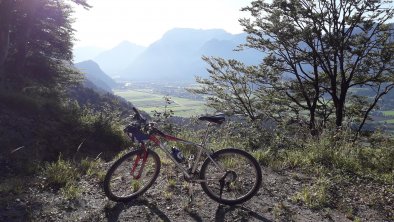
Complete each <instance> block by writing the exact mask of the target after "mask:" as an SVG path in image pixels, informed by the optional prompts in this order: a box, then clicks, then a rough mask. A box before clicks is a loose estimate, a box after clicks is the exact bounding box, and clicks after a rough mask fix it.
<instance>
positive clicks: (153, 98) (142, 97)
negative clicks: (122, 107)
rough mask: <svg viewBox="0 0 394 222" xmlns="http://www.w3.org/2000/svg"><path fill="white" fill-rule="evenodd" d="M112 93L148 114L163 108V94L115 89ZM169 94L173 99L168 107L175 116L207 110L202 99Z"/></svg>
mask: <svg viewBox="0 0 394 222" xmlns="http://www.w3.org/2000/svg"><path fill="white" fill-rule="evenodd" d="M114 93H115V95H118V96H121V97H123V98H125V99H126V100H127V101H130V102H131V103H133V104H134V105H135V106H136V107H137V108H138V109H141V110H143V111H145V112H147V113H149V114H151V112H152V111H153V110H157V111H163V110H164V106H165V101H164V95H160V94H154V93H152V92H150V90H138V91H137V90H115V91H114ZM169 96H170V97H171V100H172V101H173V103H172V104H170V105H169V108H170V109H172V110H173V111H174V112H175V116H182V117H190V116H193V115H201V114H203V113H207V111H208V109H207V107H206V106H205V105H204V103H205V102H204V101H197V100H192V99H186V98H179V97H173V96H171V95H169Z"/></svg>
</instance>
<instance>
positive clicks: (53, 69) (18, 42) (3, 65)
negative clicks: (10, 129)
mask: <svg viewBox="0 0 394 222" xmlns="http://www.w3.org/2000/svg"><path fill="white" fill-rule="evenodd" d="M68 2H69V1H68ZM68 2H67V1H64V0H30V1H24V0H2V1H1V2H0V11H2V12H3V11H4V12H6V13H4V14H3V13H2V14H0V18H1V20H0V21H1V22H0V23H1V25H0V70H1V69H2V70H3V73H0V75H2V77H3V78H2V79H3V81H8V82H14V83H13V86H14V87H15V85H18V86H17V87H19V88H23V87H24V85H25V83H28V82H30V81H35V82H39V83H41V84H47V85H48V84H51V83H54V82H56V81H61V79H64V78H63V76H64V75H65V73H64V72H62V71H61V67H63V66H64V64H65V62H66V61H71V59H72V52H71V50H72V40H73V31H74V30H73V29H72V27H71V22H72V18H71V13H72V8H71V6H70V4H69V3H68ZM71 2H75V3H77V4H81V5H82V6H83V7H86V8H88V7H89V5H88V4H87V3H86V1H85V0H72V1H71ZM3 37H4V38H3ZM62 75H63V76H62ZM53 87H56V84H53Z"/></svg>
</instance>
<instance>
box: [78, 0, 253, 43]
mask: <svg viewBox="0 0 394 222" xmlns="http://www.w3.org/2000/svg"><path fill="white" fill-rule="evenodd" d="M250 2H251V0H88V3H89V4H90V5H91V6H93V8H91V9H89V10H84V9H83V8H82V7H75V14H74V18H75V22H74V24H73V28H74V29H75V30H76V33H75V37H76V39H77V40H76V41H75V42H74V45H75V47H76V48H77V47H85V46H95V47H100V48H107V49H108V48H112V47H114V46H116V45H117V44H119V43H120V42H122V41H124V40H127V41H130V42H132V43H135V44H138V45H141V46H148V45H150V44H151V43H153V42H154V41H156V40H159V39H160V38H161V37H162V36H163V34H164V33H165V32H166V31H168V30H170V29H173V28H195V29H213V28H220V29H224V30H226V31H227V32H230V33H233V34H236V33H241V32H242V27H241V26H240V25H239V22H238V19H239V18H243V17H247V16H248V14H247V13H245V12H241V11H240V9H241V8H242V7H245V6H248V5H249V4H250Z"/></svg>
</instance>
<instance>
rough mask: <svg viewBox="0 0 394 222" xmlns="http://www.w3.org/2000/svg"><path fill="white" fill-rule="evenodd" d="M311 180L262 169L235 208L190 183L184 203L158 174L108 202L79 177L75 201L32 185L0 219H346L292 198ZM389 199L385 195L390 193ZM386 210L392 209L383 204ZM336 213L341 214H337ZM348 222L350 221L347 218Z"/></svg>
mask: <svg viewBox="0 0 394 222" xmlns="http://www.w3.org/2000/svg"><path fill="white" fill-rule="evenodd" d="M311 181H312V178H310V177H308V176H306V175H303V174H299V173H296V172H282V173H280V174H279V173H277V172H274V171H272V170H270V169H268V168H263V184H262V187H261V189H260V191H259V192H258V194H257V195H256V196H255V197H253V198H252V199H251V200H250V201H248V202H246V203H245V204H243V205H239V206H233V207H228V206H221V205H219V204H218V203H216V202H214V201H212V200H211V199H209V198H208V197H207V196H206V195H205V194H204V193H203V191H202V189H201V188H200V186H199V185H198V184H197V185H195V199H194V201H193V203H192V204H191V205H189V204H188V195H187V190H186V189H185V186H184V183H183V182H182V180H181V181H179V183H177V184H176V185H175V187H172V188H169V187H168V184H167V180H166V179H165V175H163V172H162V173H161V175H160V176H159V178H158V180H157V181H156V183H155V184H154V185H153V187H152V188H151V189H149V190H148V191H147V192H146V193H145V194H144V195H143V196H142V197H140V198H139V199H137V200H135V201H132V202H130V203H128V204H122V203H115V202H112V201H109V200H108V199H107V198H106V197H105V196H104V193H103V191H102V189H101V185H100V184H99V183H98V182H97V180H96V179H93V178H88V177H83V178H82V179H81V180H80V181H79V186H80V187H83V190H84V192H83V193H82V195H81V196H80V197H79V198H78V199H76V200H66V199H64V198H63V197H61V195H59V194H56V192H53V191H50V190H43V189H42V188H40V184H39V183H38V182H37V183H36V182H32V184H31V186H30V188H29V189H28V190H27V191H25V192H24V193H22V194H20V195H13V194H10V195H7V196H3V197H1V199H2V201H1V204H0V221H111V222H112V221H264V222H268V221H352V220H350V219H353V220H354V218H352V217H350V216H349V214H348V213H346V211H344V209H339V208H336V209H331V208H323V209H320V210H316V211H314V210H311V209H309V208H308V207H306V206H302V205H301V204H299V203H295V202H294V201H292V197H293V196H294V195H295V194H296V193H297V192H299V191H300V190H301V189H302V188H303V187H304V186H306V185H308V184H310V183H311ZM390 195H391V194H390ZM386 207H387V206H386ZM388 207H392V206H388ZM358 209H359V210H360V211H361V210H362V211H363V212H364V213H359V215H363V217H361V218H360V219H361V221H390V220H389V219H386V218H385V217H384V216H382V215H381V213H380V212H378V211H376V210H373V207H372V206H365V205H358ZM341 211H342V212H341ZM349 218H350V219H349Z"/></svg>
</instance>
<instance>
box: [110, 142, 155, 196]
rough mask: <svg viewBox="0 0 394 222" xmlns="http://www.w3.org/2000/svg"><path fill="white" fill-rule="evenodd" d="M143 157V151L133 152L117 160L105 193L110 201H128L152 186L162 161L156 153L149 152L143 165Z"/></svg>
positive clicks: (111, 169) (112, 168)
mask: <svg viewBox="0 0 394 222" xmlns="http://www.w3.org/2000/svg"><path fill="white" fill-rule="evenodd" d="M143 156H144V152H143V150H135V151H132V152H130V153H128V154H126V155H125V156H123V157H121V158H120V159H119V160H117V161H116V162H115V163H114V165H113V166H112V167H111V168H110V169H109V170H108V173H107V176H106V178H105V181H104V191H105V193H106V195H107V196H108V197H109V199H111V200H114V201H128V200H131V199H133V198H135V197H137V196H139V195H141V194H143V193H144V192H145V191H146V190H148V189H149V187H151V186H152V184H153V183H154V182H155V180H156V179H157V176H158V174H159V171H160V159H159V156H158V155H157V154H156V153H155V152H153V151H151V150H148V155H147V158H146V161H145V164H143V162H144V161H143ZM138 159H139V160H138ZM133 168H134V171H133ZM141 168H142V169H141Z"/></svg>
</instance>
